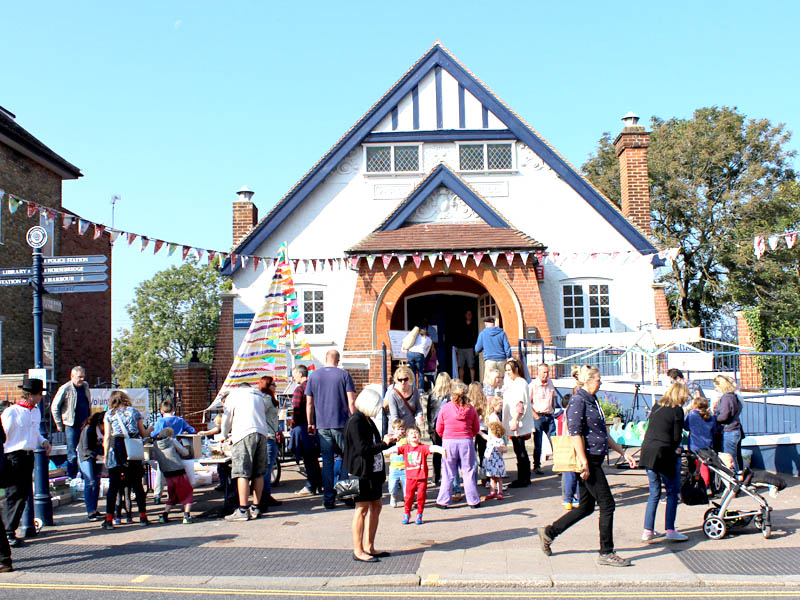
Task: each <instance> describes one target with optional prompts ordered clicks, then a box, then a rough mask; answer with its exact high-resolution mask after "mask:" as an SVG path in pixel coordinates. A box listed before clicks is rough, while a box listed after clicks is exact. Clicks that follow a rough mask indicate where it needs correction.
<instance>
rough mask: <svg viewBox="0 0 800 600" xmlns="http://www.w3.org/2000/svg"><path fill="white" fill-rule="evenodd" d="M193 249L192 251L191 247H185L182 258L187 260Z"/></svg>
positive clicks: (182, 249)
mask: <svg viewBox="0 0 800 600" xmlns="http://www.w3.org/2000/svg"><path fill="white" fill-rule="evenodd" d="M191 249H192V247H191V246H184V247H183V248H181V257H182V258H183V260H186V257H187V256H188V255H189V252H190V251H191Z"/></svg>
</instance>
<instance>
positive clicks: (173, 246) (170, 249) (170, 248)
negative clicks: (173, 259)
mask: <svg viewBox="0 0 800 600" xmlns="http://www.w3.org/2000/svg"><path fill="white" fill-rule="evenodd" d="M177 249H178V244H172V243H170V244H168V245H167V256H172V255H173V254H175V250H177Z"/></svg>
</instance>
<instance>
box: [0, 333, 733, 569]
mask: <svg viewBox="0 0 800 600" xmlns="http://www.w3.org/2000/svg"><path fill="white" fill-rule="evenodd" d="M498 329H499V328H498ZM500 331H502V330H500ZM484 332H486V329H484V331H483V332H482V333H481V335H483V333H484ZM503 335H504V334H503ZM486 337H487V339H485V340H483V344H484V348H485V349H487V348H499V351H502V352H505V348H504V346H503V344H502V342H500V343H498V342H497V339H498V338H499V336H498V334H497V333H490V334H487V336H486ZM490 340H492V341H490ZM476 343H477V344H480V343H481V337H480V336H478V339H477V342H476ZM506 343H507V341H506ZM339 359H340V357H339V353H338V352H337V351H336V350H330V351H328V353H327V354H326V357H325V364H324V366H323V367H322V368H320V369H317V370H316V371H314V372H313V373H311V374H309V372H308V370H307V369H306V367H304V366H298V367H296V368H295V369H294V370H293V372H292V377H293V379H294V382H295V384H296V387H295V389H294V394H293V398H292V407H293V422H292V429H291V440H292V447H293V448H294V450H295V453H296V457H297V459H298V461H302V462H303V465H304V474H305V478H306V480H305V484H304V486H303V488H302V489H300V490H298V492H296V495H298V496H303V495H315V494H319V493H321V494H322V504H323V506H324V508H325V509H328V510H332V509H334V508H336V506H337V504H336V501H337V491H336V490H337V488H336V487H335V486H336V485H337V481H340V482H341V481H343V480H350V481H351V482H352V484H353V485H354V486H355V490H356V491H355V492H354V493H353V494H352V495H350V496H348V497H346V498H344V501H345V503H347V504H350V505H351V506H353V507H354V509H355V510H354V514H353V521H352V535H353V559H354V560H356V561H366V562H375V561H378V560H380V558H381V557H385V556H388V552H387V551H385V550H379V549H377V548H376V546H375V538H376V533H377V529H378V523H379V519H380V514H381V508H382V504H383V502H382V499H383V494H384V490H385V488H386V480H387V465H386V459H388V462H389V464H388V475H389V477H388V479H389V486H388V491H389V495H390V503H391V505H392V506H396V505H398V504H400V503H402V506H403V513H402V522H403V523H404V524H405V523H412V522H415V523H416V524H418V525H421V524H423V523H424V522H425V517H424V510H425V506H426V499H427V492H428V489H427V488H428V480H429V466H428V458H429V457H432V460H431V463H432V466H433V478H432V480H433V484H434V485H435V486H437V487H438V491H437V493H436V498H435V502H434V505H435V506H436V507H438V508H440V509H447V508H448V507H450V506H452V505H453V503H454V502H457V501H459V500H460V499H461V498H462V497H463V498H464V499H465V500H466V504H467V505H468V506H469V507H471V508H473V509H478V508H480V506H481V491H480V488H481V487H483V486H485V487H486V488H487V489H488V492H487V493H486V495H485V499H484V501H489V500H495V501H499V500H503V498H504V491H505V489H506V487H507V486H506V484H504V483H503V478H504V477H506V475H507V473H506V461H505V460H504V454H505V453H506V451H507V449H508V448H510V449H512V450H513V453H514V458H515V461H516V472H515V476H514V478H513V480H512V481H511V482H510V484H509V485H510V487H513V488H523V487H527V486H529V485H531V477H532V476H533V475H541V474H543V471H542V459H543V446H544V436H545V435H547V436H548V437H551V436H554V435H556V433H557V431H558V430H559V429H561V430H566V433H567V434H568V435H569V436H570V439H571V440H572V444H573V446H574V450H575V455H576V459H577V464H578V468H577V469H576V471H575V472H574V473H570V472H566V473H563V475H562V492H563V494H562V501H563V506H564V509H565V511H564V514H563V515H562V516H561V517H560V518H559V519H557V520H556V521H554V522H553V523H551V524H550V525H547V526H546V527H541V528H539V529H538V537H539V541H540V544H541V548H542V550H543V552H544V553H545V554H547V555H550V554H551V553H552V545H553V543H554V541H555V540H556V539H557V538H558V537H559V536H561V535H563V534H564V533H565V532H566V531H567V530H568V529H569V528H570V527H571V526H572V525H574V524H575V523H577V522H578V521H580V520H581V519H584V518H586V517H588V516H589V515H591V514H592V513H593V512H594V509H595V506H597V507H599V538H600V556H599V558H598V562H599V564H601V565H608V566H627V565H629V564H630V562H629V561H628V560H627V559H625V558H622V557H620V556H619V555H617V554H616V553H615V551H614V541H613V516H614V509H615V502H614V497H613V494H612V492H611V489H610V487H609V484H608V481H607V479H606V476H605V473H604V471H603V462H604V460H605V457H606V454H607V453H608V451H609V450H614V451H616V452H617V453H619V454H620V456H621V457H622V458H623V459H624V460H626V461H627V462H628V463H629V465H630V466H631V467H636V466H638V465H637V461H636V459H635V458H633V456H630V455H629V454H628V452H627V450H626V449H625V448H623V447H621V446H620V445H619V444H617V443H616V442H615V441H614V440H613V439H610V438H609V435H608V430H607V427H606V419H605V415H604V413H603V408H602V406H601V403H600V401H599V400H598V396H597V392H598V390H599V388H600V386H601V377H600V373H599V371H598V370H597V369H596V368H594V367H591V366H589V365H586V366H584V367H582V368H580V369H576V370H575V371H574V372H573V375H574V376H575V388H574V390H573V393H572V394H569V395H566V396H565V398H564V399H563V401H562V402H561V403H557V398H558V394H557V392H556V390H555V387H554V385H553V382H552V381H551V380H550V368H549V367H548V365H546V364H541V365H538V367H537V372H536V377H535V378H533V379H532V380H531V381H530V382H528V381H527V380H526V378H525V376H524V373H523V369H522V365H521V363H520V362H519V361H518V360H517V359H515V358H510V357H505V358H504V360H503V361H497V362H494V363H492V362H491V361H486V362H487V364H488V365H489V366H488V367H487V368H486V369H485V372H484V377H483V383H478V382H476V381H473V382H472V383H471V384H470V385H469V386H468V385H466V384H465V383H464V382H463V381H462V380H461V379H451V378H450V376H449V375H448V374H447V373H439V374H438V376H437V378H436V381H435V384H434V385H433V389H432V390H431V392H430V393H429V394H426V395H425V396H427V398H425V396H422V397H421V394H420V392H419V387H418V386H417V385H416V382H415V373H414V370H413V369H412V368H409V367H408V366H405V365H401V366H399V367H398V368H397V369H396V370H395V372H394V374H393V382H392V385H391V386H390V387H389V388H388V390H387V391H386V393H385V394H384V395H382V394H381V393H380V392H378V391H377V390H376V389H375V386H367V388H365V389H364V390H363V391H362V392H361V393H360V394H359V395H358V397H356V394H355V385H354V382H353V379H352V377H351V376H350V374H349V373H348V372H347V371H346V370H344V369H341V368H339V366H338V363H339ZM464 368H465V369H472V368H473V367H472V366H470V363H469V361H467V360H465V361H464ZM670 374H671V376H672V379H673V383H672V384H671V385H670V387H669V388H668V389H667V391H666V393H665V394H664V396H663V397H662V398H661V399H660V400H659V402H658V403H657V405H656V406H654V407H653V410H652V412H651V414H650V416H649V426H648V428H647V432H646V434H645V437H644V441H643V444H642V450H641V456H640V459H639V461H638V462H639V463H640V464H641V466H642V467H644V468H645V469H646V473H647V477H648V486H649V497H648V502H647V506H646V509H645V515H644V525H643V533H642V540H643V541H645V542H650V541H652V540H655V539H658V538H660V537H662V536H663V537H665V538H666V539H669V540H672V541H683V540H685V539H687V538H686V536H685V535H683V534H682V533H680V532H678V531H677V530H676V528H675V517H676V512H677V506H678V494H679V488H680V472H681V469H680V459H681V458H680V455H681V451H682V446H681V439H682V435H683V432H684V430H687V431H688V432H689V444H688V448H689V449H690V450H693V451H696V450H701V449H704V448H710V447H714V444H715V439H717V438H721V440H720V439H717V445H718V446H719V445H720V444H721V449H723V450H724V451H726V452H728V453H729V454H730V455H731V456H732V463H733V468H734V469H738V468H739V465H741V438H742V427H741V422H740V420H739V415H740V413H741V410H742V404H741V401H740V400H739V398H738V396H737V395H736V393H735V384H734V383H733V382H732V381H731V380H730V379H729V378H727V377H725V376H722V375H720V376H718V377H717V378H715V379H714V385H715V388H716V389H717V391H718V392H719V394H720V400H719V401H718V403H716V405H715V406H714V407H710V406H709V403H708V400H707V399H706V398H705V397H703V395H702V391H701V390H699V388H694V389H693V390H690V388H689V387H687V385H686V383H685V381H684V380H683V376H682V374H681V373H679V372H671V373H670ZM84 377H85V371H84V369H83V368H82V367H75V369H73V371H72V375H71V380H70V382H68V383H67V384H65V385H64V386H62V387H61V388H59V391H58V393H57V394H56V397H55V398H54V401H53V403H52V407H51V411H52V416H53V420H54V422H55V423H56V427H57V428H58V429H59V430H64V431H65V432H69V431H70V430H74V431H72V433H68V434H67V436H66V440H67V468H68V470H69V472H73V470H74V472H75V474H77V473H78V472H80V473H81V477H82V478H83V480H84V488H83V489H84V502H85V509H86V518H87V519H88V520H90V521H94V520H101V521H102V524H101V526H102V528H104V529H113V528H114V525H115V524H116V523H119V519H120V512H119V506H120V505H123V504H125V501H126V498H129V497H130V494H131V493H132V494H133V496H134V498H135V501H136V506H137V509H138V518H139V522H140V523H141V524H142V525H148V524H149V523H150V521H149V520H148V516H147V506H146V495H145V491H144V488H143V485H142V482H143V474H144V462H143V456H142V454H141V447H142V440H144V439H145V438H151V439H152V441H153V454H154V459H155V460H156V461H157V464H158V476H157V482H156V485H155V492H154V501H155V502H156V503H157V504H161V503H162V497H163V487H164V485H165V486H166V488H167V493H166V498H165V499H163V511H162V513H161V515H160V517H159V519H158V521H159V523H166V522H168V520H169V515H170V513H171V511H172V510H174V509H176V508H177V509H178V510H179V511H181V512H182V513H183V519H182V520H183V523H186V524H189V523H192V522H193V517H192V514H191V509H192V504H193V501H194V498H193V487H194V485H193V484H194V482H193V475H194V472H193V463H191V462H189V461H187V458H188V456H187V450H186V449H185V448H184V447H183V446H182V445H181V444H180V443H179V442H177V441H176V439H175V436H176V435H179V434H181V433H194V429H193V428H192V427H191V425H189V423H187V422H186V421H185V420H184V419H182V418H181V417H179V416H176V415H175V414H174V406H173V405H172V403H171V402H169V401H165V402H164V403H162V405H161V407H160V408H161V416H160V418H159V419H158V420H157V421H156V423H155V425H154V426H151V427H148V426H146V425H145V423H144V420H143V418H142V415H141V414H140V413H139V411H137V410H136V408H134V407H133V406H132V403H131V400H130V398H129V397H128V395H127V394H126V393H125V392H123V391H121V390H117V391H114V392H113V393H112V394H111V396H110V398H109V401H108V407H107V410H105V411H102V412H95V413H94V414H92V413H91V411H90V410H89V409H88V408H89V407H88V406H87V403H90V402H91V395H90V391H89V388H88V386H87V385H86V384H85V381H84ZM20 387H21V389H22V397H21V399H20V400H19V401H18V402H17V403H16V404H14V405H13V406H11V407H9V408H7V409H5V410H4V411H3V412H2V416H1V417H2V418H1V419H0V422H1V423H2V428H0V443H2V445H3V462H2V463H0V482H2V485H3V487H5V488H6V489H5V506H4V509H5V510H4V511H3V523H4V527H5V532H6V535H4V536H0V572H3V571H10V570H12V566H11V550H10V548H11V547H13V546H17V545H19V544H21V543H22V540H21V539H20V538H18V537H17V536H16V530H17V528H18V526H19V524H20V518H21V516H22V511H23V509H24V506H25V503H26V502H27V499H28V497H29V495H30V493H31V479H32V471H33V451H34V450H35V449H37V448H40V447H41V448H44V449H45V451H46V452H47V453H49V452H50V445H49V443H48V441H47V440H46V439H45V438H44V437H43V436H42V435H41V434H40V433H39V430H40V427H39V425H40V421H41V414H40V411H39V409H38V404H39V402H40V401H41V399H42V393H43V388H42V382H41V381H39V380H36V379H27V378H26V379H25V380H24V381H23V384H22V385H21V386H20ZM690 396H692V397H691V398H690ZM425 399H426V402H423V400H425ZM690 400H691V406H690V407H688V408H689V410H685V406H686V404H687V402H689V401H690ZM223 406H224V408H223V412H222V415H221V419H219V420H218V421H217V424H216V425H215V426H214V427H212V428H210V429H209V430H207V431H204V432H201V434H203V435H211V434H219V435H220V436H221V437H222V438H226V439H227V440H229V441H230V443H231V444H232V453H231V461H230V469H229V471H228V472H221V476H222V477H230V478H231V479H232V480H233V481H234V482H235V490H236V500H237V501H238V506H236V507H235V508H234V509H233V511H232V512H231V513H230V514H228V515H227V516H226V517H225V518H226V519H228V520H231V521H249V520H252V519H257V518H259V517H260V516H261V515H262V513H263V512H264V511H266V510H268V509H269V508H270V507H271V506H278V505H280V504H281V503H280V501H278V500H276V499H275V498H274V497H273V496H272V495H271V489H270V480H271V478H270V473H271V471H272V466H273V464H274V461H275V460H276V457H277V441H276V440H277V437H278V435H279V430H280V426H279V423H278V407H279V403H278V400H277V396H276V390H275V382H274V380H273V378H272V377H270V376H265V377H262V378H261V380H259V382H258V383H257V384H256V385H255V386H253V387H251V386H241V387H238V388H236V389H233V390H231V391H230V392H229V393H228V394H227V396H226V398H225V400H224V405H223ZM384 415H385V416H384ZM387 421H388V423H389V424H390V428H388V429H387V428H386V427H385V422H387ZM382 432H384V433H382ZM426 435H427V436H429V437H430V441H431V443H430V444H427V443H424V442H423V438H424V437H425V436H426ZM531 437H532V438H533V469H531V461H530V457H529V454H528V448H527V443H526V442H527V441H528V440H530V439H531ZM509 442H510V443H509ZM320 459H321V460H320ZM73 463H74V464H73ZM698 466H699V467H700V468H698V469H697V474H696V476H697V477H698V478H702V479H703V480H704V481H705V483H706V484H707V485H709V484H710V481H709V474H708V471H707V469H706V470H705V471H704V469H703V468H702V465H698ZM103 467H105V468H106V469H107V471H108V478H109V486H108V490H107V493H106V511H105V514H101V513H100V512H99V511H98V502H99V495H100V476H101V473H102V471H103ZM662 487H663V488H664V489H665V490H666V507H665V532H664V533H663V534H662V533H659V532H658V531H657V530H656V528H655V517H656V512H657V509H658V506H659V501H660V498H661V490H662ZM341 495H342V494H340V496H341ZM398 495H400V499H399V501H398V498H397V496H398ZM128 502H130V501H129V500H128ZM414 508H416V518H415V519H412V515H413V514H414ZM128 521H129V522H131V521H132V518H131V514H130V512H129V513H128Z"/></svg>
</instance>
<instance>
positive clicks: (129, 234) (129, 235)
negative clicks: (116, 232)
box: [127, 233, 136, 246]
mask: <svg viewBox="0 0 800 600" xmlns="http://www.w3.org/2000/svg"><path fill="white" fill-rule="evenodd" d="M127 237H128V246H130V245H131V244H132V243H133V241H134V240H135V239H136V234H135V233H128V234H127Z"/></svg>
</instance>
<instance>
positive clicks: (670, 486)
mask: <svg viewBox="0 0 800 600" xmlns="http://www.w3.org/2000/svg"><path fill="white" fill-rule="evenodd" d="M688 398H689V390H688V389H687V388H686V386H685V385H684V384H682V383H673V384H672V385H671V386H669V389H668V390H667V392H666V393H665V394H664V396H663V397H662V398H661V400H659V401H658V404H656V405H655V407H654V408H653V412H651V413H650V419H649V422H648V425H647V431H646V432H645V434H644V440H643V441H642V454H641V458H640V459H639V464H640V465H641V466H643V467H645V468H646V469H647V479H648V481H649V483H650V496H649V498H648V499H647V509H646V511H645V513H644V532H643V533H642V541H644V542H650V541H652V540H654V539H656V538H658V537H661V535H662V534H660V533H658V532H657V531H656V530H655V523H656V510H657V509H658V503H659V501H660V500H661V484H662V483H663V484H664V488H665V489H666V490H667V512H666V514H665V515H664V523H665V529H666V537H667V539H668V540H671V541H673V542H684V541H686V540H687V539H688V538H687V537H686V536H685V535H683V534H682V533H679V532H678V531H676V530H675V515H676V514H677V511H678V494H679V493H680V489H681V469H680V456H681V438H682V436H683V405H684V404H685V403H686V400H688Z"/></svg>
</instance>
